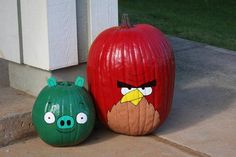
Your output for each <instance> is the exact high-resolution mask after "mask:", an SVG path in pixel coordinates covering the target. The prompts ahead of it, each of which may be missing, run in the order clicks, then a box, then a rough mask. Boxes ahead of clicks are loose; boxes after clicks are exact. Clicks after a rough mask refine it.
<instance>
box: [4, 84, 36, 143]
mask: <svg viewBox="0 0 236 157" xmlns="http://www.w3.org/2000/svg"><path fill="white" fill-rule="evenodd" d="M33 103H34V97H32V96H29V95H27V94H25V93H23V92H20V91H17V90H15V89H12V88H9V87H0V147H1V146H4V145H7V144H9V143H11V142H13V141H15V140H17V139H21V138H23V137H26V136H28V135H30V134H33V133H34V129H33V126H32V122H31V110H32V106H33Z"/></svg>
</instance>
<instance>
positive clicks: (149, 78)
mask: <svg viewBox="0 0 236 157" xmlns="http://www.w3.org/2000/svg"><path fill="white" fill-rule="evenodd" d="M127 19H128V18H127V16H124V17H123V23H122V25H121V26H119V27H112V28H110V29H107V30H105V31H103V32H102V33H101V34H100V35H99V36H98V37H97V38H96V39H95V41H94V42H93V44H92V46H91V48H90V52H89V57H88V64H87V79H88V85H89V90H90V92H91V94H92V96H93V98H94V100H95V104H96V107H97V110H98V115H99V117H100V119H101V120H102V122H103V123H105V124H106V125H107V126H108V127H110V128H111V129H112V130H113V131H115V132H118V133H123V134H127V135H145V134H149V133H151V132H152V131H153V130H154V129H155V128H157V127H158V126H160V124H162V123H163V121H164V120H165V119H166V117H167V115H168V113H169V112H170V108H171V103H172V98H173V89H174V80H175V62H174V56H173V51H172V48H171V46H170V44H169V42H168V41H167V39H166V37H165V35H164V34H163V33H162V32H161V31H160V30H158V29H157V28H155V27H153V26H151V25H148V24H138V25H134V26H130V25H129V22H128V20H127Z"/></svg>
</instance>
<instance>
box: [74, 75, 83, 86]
mask: <svg viewBox="0 0 236 157" xmlns="http://www.w3.org/2000/svg"><path fill="white" fill-rule="evenodd" d="M75 85H76V86H78V87H84V78H83V77H80V76H77V77H76V79H75Z"/></svg>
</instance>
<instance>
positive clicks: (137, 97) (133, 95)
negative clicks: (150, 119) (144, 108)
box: [120, 89, 143, 106]
mask: <svg viewBox="0 0 236 157" xmlns="http://www.w3.org/2000/svg"><path fill="white" fill-rule="evenodd" d="M142 98H143V94H142V93H141V92H140V91H139V90H138V89H135V90H133V91H130V92H128V93H126V94H125V95H124V96H123V97H122V98H121V101H120V102H121V103H124V102H129V101H130V102H131V103H133V104H134V105H135V106H137V105H138V103H139V102H140V101H141V100H142Z"/></svg>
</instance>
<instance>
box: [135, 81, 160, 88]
mask: <svg viewBox="0 0 236 157" xmlns="http://www.w3.org/2000/svg"><path fill="white" fill-rule="evenodd" d="M156 84H157V83H156V80H152V81H150V82H147V83H144V84H142V85H140V86H139V87H141V88H143V87H153V86H156Z"/></svg>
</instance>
